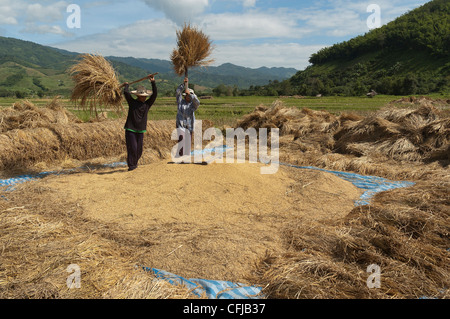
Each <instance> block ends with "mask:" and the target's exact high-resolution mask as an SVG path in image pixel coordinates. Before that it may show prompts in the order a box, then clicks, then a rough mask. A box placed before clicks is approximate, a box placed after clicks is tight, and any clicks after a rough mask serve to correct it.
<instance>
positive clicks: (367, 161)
mask: <svg viewBox="0 0 450 319" xmlns="http://www.w3.org/2000/svg"><path fill="white" fill-rule="evenodd" d="M237 125H238V126H240V127H243V128H244V129H246V128H249V127H254V128H279V129H280V135H281V137H280V147H281V149H282V151H281V157H282V160H284V161H287V162H289V163H291V164H299V165H316V166H320V167H323V168H330V169H337V170H343V171H354V172H358V173H362V174H375V175H379V176H384V177H388V178H399V177H402V178H407V177H408V176H409V177H413V174H414V173H419V171H420V170H421V169H419V171H415V170H412V169H411V168H412V167H414V166H422V165H423V164H424V163H425V164H426V163H432V164H434V165H437V166H439V167H447V166H448V164H449V163H450V157H449V156H450V149H449V145H450V143H449V141H450V117H449V115H448V112H446V111H445V110H441V109H440V107H438V106H435V105H433V104H432V103H430V102H429V101H428V100H427V102H426V103H419V104H417V103H416V104H414V105H411V104H410V105H408V107H406V108H405V107H404V106H403V107H396V106H395V103H393V104H390V105H388V106H386V107H385V108H383V109H382V110H380V111H378V112H374V113H373V114H370V115H367V116H362V115H358V114H354V113H344V114H341V115H333V114H330V113H328V112H323V111H313V110H309V109H302V110H300V109H297V108H286V107H284V106H283V104H282V102H281V101H276V102H275V103H274V104H273V105H272V106H271V107H266V106H258V107H257V108H256V109H255V110H254V112H253V113H251V114H249V115H246V116H245V117H243V118H242V120H240V121H239V122H238V123H237ZM387 162H390V164H393V165H394V166H395V165H403V164H405V163H407V164H408V165H409V167H408V169H407V171H408V172H406V170H405V169H400V170H397V168H396V169H395V170H392V169H390V168H389V166H387V165H385V164H386V163H387ZM422 172H424V171H423V170H422ZM405 174H406V175H405ZM407 175H408V176H407Z"/></svg>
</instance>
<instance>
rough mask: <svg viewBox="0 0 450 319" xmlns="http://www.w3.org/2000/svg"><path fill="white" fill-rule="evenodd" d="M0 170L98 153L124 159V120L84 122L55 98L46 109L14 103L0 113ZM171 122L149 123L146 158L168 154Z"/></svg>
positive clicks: (72, 163)
mask: <svg viewBox="0 0 450 319" xmlns="http://www.w3.org/2000/svg"><path fill="white" fill-rule="evenodd" d="M0 118H1V119H2V121H1V122H2V124H1V126H0V128H1V134H0V170H3V171H5V170H17V169H19V170H29V169H31V170H33V168H36V170H41V169H43V168H44V169H46V168H55V165H56V168H58V167H59V166H58V165H57V164H58V163H61V162H65V163H66V165H68V167H63V168H73V167H72V166H76V165H79V164H80V161H88V160H92V159H95V158H108V157H115V158H117V160H118V161H124V160H125V158H126V146H125V134H124V129H123V125H124V121H123V120H121V119H118V120H104V121H100V122H90V123H82V122H81V121H79V120H78V119H77V118H76V117H75V116H74V115H73V114H71V113H70V112H68V111H66V110H65V109H64V108H63V107H61V106H60V104H59V103H58V101H54V102H52V103H50V104H49V106H48V107H46V108H37V107H36V106H34V105H33V104H32V103H31V102H27V101H25V102H23V103H16V104H15V105H14V107H13V108H10V109H5V110H3V111H1V112H0ZM174 126H175V124H174V123H172V122H171V121H162V122H150V123H149V126H148V133H147V134H146V136H145V145H146V151H145V154H144V156H143V158H142V162H145V161H147V162H148V161H151V160H152V159H155V158H157V159H160V158H165V157H167V156H169V154H170V145H171V144H170V142H171V133H172V130H173V128H174Z"/></svg>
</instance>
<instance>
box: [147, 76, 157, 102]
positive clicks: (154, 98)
mask: <svg viewBox="0 0 450 319" xmlns="http://www.w3.org/2000/svg"><path fill="white" fill-rule="evenodd" d="M149 79H150V82H151V83H152V91H153V93H152V95H151V96H150V97H149V99H148V100H147V104H149V105H150V106H152V105H153V103H155V101H156V98H157V97H158V88H157V87H156V81H155V78H154V77H149Z"/></svg>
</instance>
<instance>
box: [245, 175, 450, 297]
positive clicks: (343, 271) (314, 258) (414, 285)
mask: <svg viewBox="0 0 450 319" xmlns="http://www.w3.org/2000/svg"><path fill="white" fill-rule="evenodd" d="M449 186H450V185H449V183H448V181H447V183H443V182H423V183H420V184H418V185H417V186H415V187H411V188H405V189H398V190H395V191H391V192H388V193H380V194H379V195H377V196H376V199H375V201H374V203H373V204H372V205H371V206H364V207H361V208H355V209H354V210H353V211H352V212H351V213H350V214H349V215H348V216H347V217H346V218H344V219H342V220H337V221H334V222H328V223H320V222H318V223H313V222H305V221H304V220H299V221H298V223H293V224H291V225H289V226H288V227H286V231H285V238H284V240H285V246H286V252H285V253H284V254H279V255H274V254H268V255H267V256H265V258H263V259H261V262H260V263H259V265H258V267H257V269H256V271H255V278H254V280H255V282H258V283H259V284H260V285H262V286H263V287H265V289H264V292H265V293H266V294H267V295H268V297H269V298H282V299H296V298H301V299H302V298H307V299H321V298H339V299H344V298H359V299H361V298H408V299H409V298H449V297H450V292H449V290H448V287H449V284H450V264H449V263H448V251H447V249H448V247H449V246H448V245H449V235H450V222H449V217H450V216H449V215H450V213H449V210H448V203H449V200H450V198H449V194H448V188H449ZM374 264H375V265H377V266H379V267H380V271H381V275H380V283H381V286H380V288H376V289H371V288H369V286H368V284H367V282H368V280H370V278H369V276H370V275H371V274H372V273H369V272H368V271H367V268H368V267H369V266H370V265H374ZM372 288H373V287H372Z"/></svg>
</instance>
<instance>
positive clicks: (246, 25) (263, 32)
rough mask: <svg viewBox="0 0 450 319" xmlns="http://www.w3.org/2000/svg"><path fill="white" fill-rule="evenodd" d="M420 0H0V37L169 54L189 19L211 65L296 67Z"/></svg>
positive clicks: (104, 51)
mask: <svg viewBox="0 0 450 319" xmlns="http://www.w3.org/2000/svg"><path fill="white" fill-rule="evenodd" d="M426 2H428V0H427V1H424V0H369V1H356V0H333V1H331V0H319V1H287V0H131V1H118V0H94V1H92V0H90V1H85V0H69V1H65V0H62V1H55V0H44V1H39V2H37V1H35V0H0V36H3V37H12V38H17V39H22V40H26V41H32V42H36V43H39V44H42V45H49V46H52V47H57V48H60V49H65V50H68V51H73V52H79V53H95V54H101V55H104V56H111V55H114V56H121V57H129V56H132V57H136V58H148V59H162V60H170V54H171V53H172V51H173V49H174V48H175V47H176V31H177V30H179V29H181V28H182V26H183V25H184V23H185V22H189V23H190V24H191V25H193V26H195V27H197V28H198V29H200V30H202V31H203V32H204V33H205V34H207V35H208V36H209V37H210V38H211V40H212V42H213V45H214V48H215V49H214V52H213V57H212V58H213V59H215V62H214V64H213V65H216V66H218V65H221V64H223V63H233V64H236V65H239V66H244V67H250V68H259V67H262V66H266V67H286V68H295V69H297V70H303V69H304V68H306V67H307V66H308V65H309V62H308V60H309V58H310V56H311V54H313V53H315V52H317V51H319V50H320V49H322V48H324V47H328V46H331V45H333V44H336V43H340V42H343V41H347V40H349V39H351V38H353V37H355V36H358V35H363V34H365V33H367V32H369V31H370V30H371V29H372V28H376V27H379V26H382V25H385V24H387V23H389V22H390V21H393V20H394V19H396V18H397V17H399V16H401V15H403V14H405V13H407V12H408V11H410V10H413V9H415V8H417V7H419V6H421V5H423V4H425V3H426ZM371 5H372V6H371ZM373 5H375V6H373Z"/></svg>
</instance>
